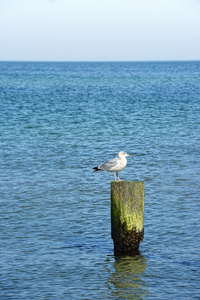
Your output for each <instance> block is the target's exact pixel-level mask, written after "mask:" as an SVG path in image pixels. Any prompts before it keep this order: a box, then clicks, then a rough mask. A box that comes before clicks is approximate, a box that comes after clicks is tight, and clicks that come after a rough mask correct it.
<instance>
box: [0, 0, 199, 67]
mask: <svg viewBox="0 0 200 300" xmlns="http://www.w3.org/2000/svg"><path fill="white" fill-rule="evenodd" d="M199 59H200V0H0V60H29V61H30V60H40V61H138V60H142V61H146V60H199Z"/></svg>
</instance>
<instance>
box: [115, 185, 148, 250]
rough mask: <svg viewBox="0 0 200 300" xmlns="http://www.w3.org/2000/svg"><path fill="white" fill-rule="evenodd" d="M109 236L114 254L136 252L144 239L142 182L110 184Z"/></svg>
mask: <svg viewBox="0 0 200 300" xmlns="http://www.w3.org/2000/svg"><path fill="white" fill-rule="evenodd" d="M111 234H112V239H113V241H114V250H115V252H116V253H130V252H133V251H135V250H138V248H139V245H140V242H141V241H142V240H143V237H144V182H137V181H120V182H111Z"/></svg>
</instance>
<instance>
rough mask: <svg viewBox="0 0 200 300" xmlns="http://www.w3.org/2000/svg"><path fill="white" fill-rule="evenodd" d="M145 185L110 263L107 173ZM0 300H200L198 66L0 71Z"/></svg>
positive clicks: (14, 65) (50, 66) (4, 66)
mask: <svg viewBox="0 0 200 300" xmlns="http://www.w3.org/2000/svg"><path fill="white" fill-rule="evenodd" d="M121 150H124V151H126V152H127V153H129V154H130V155H131V157H130V158H128V164H127V167H126V168H125V169H124V170H123V171H122V172H120V173H119V176H120V178H121V179H124V180H129V181H144V183H145V220H144V240H143V241H142V242H141V244H140V253H138V254H137V255H132V256H131V255H125V256H115V255H114V248H113V241H112V239H111V220H110V219H111V218H110V202H111V201H110V198H111V197H110V188H111V187H110V182H111V181H113V180H114V176H113V174H112V173H109V172H100V173H93V170H92V168H93V167H95V166H97V165H98V164H100V163H102V162H104V161H106V160H108V159H111V158H113V157H115V156H117V153H118V152H119V151H121ZM0 229H1V230H0V237H1V245H0V253H1V255H0V299H2V300H7V299H12V300H13V299H20V300H21V299H91V300H93V299H145V300H150V299H159V300H160V299H181V300H182V299H188V300H191V299H200V61H193V62H192V61H191V62H190V61H188V62H186V61H185V62H118V63H117V62H116V63H114V62H113V63H109V62H105V63H103V62H102V63H98V62H96V63H95V62H93V63H89V62H88V63H86V62H85V63H81V62H77V63H75V62H71V63H69V62H66V63H65V62H60V63H59V62H58V63H56V62H54V63H47V62H46V63H42V62H34V63H33V62H0Z"/></svg>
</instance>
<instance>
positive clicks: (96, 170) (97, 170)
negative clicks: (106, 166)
mask: <svg viewBox="0 0 200 300" xmlns="http://www.w3.org/2000/svg"><path fill="white" fill-rule="evenodd" d="M93 170H94V171H93V172H100V171H103V170H101V169H99V168H98V167H94V168H93Z"/></svg>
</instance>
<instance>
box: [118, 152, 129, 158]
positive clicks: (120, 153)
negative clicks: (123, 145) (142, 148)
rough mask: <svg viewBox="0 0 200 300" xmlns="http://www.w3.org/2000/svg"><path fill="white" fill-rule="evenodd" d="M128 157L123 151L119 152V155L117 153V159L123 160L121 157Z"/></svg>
mask: <svg viewBox="0 0 200 300" xmlns="http://www.w3.org/2000/svg"><path fill="white" fill-rule="evenodd" d="M129 156H130V155H129V154H127V153H126V152H124V151H120V152H119V153H118V157H119V158H123V157H129Z"/></svg>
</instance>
